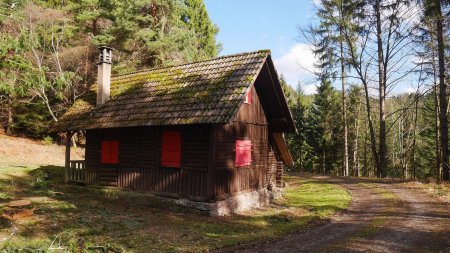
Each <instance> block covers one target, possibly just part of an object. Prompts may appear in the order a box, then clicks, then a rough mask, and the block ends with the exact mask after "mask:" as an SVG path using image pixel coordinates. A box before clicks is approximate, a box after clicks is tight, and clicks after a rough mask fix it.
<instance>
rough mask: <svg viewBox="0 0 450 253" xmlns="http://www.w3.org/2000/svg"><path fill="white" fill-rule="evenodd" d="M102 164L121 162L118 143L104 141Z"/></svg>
mask: <svg viewBox="0 0 450 253" xmlns="http://www.w3.org/2000/svg"><path fill="white" fill-rule="evenodd" d="M101 162H102V163H103V164H117V163H118V162H119V142H118V141H102V157H101Z"/></svg>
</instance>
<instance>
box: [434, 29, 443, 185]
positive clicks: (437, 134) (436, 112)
mask: <svg viewBox="0 0 450 253" xmlns="http://www.w3.org/2000/svg"><path fill="white" fill-rule="evenodd" d="M431 44H432V50H431V64H432V67H433V95H434V131H435V135H434V141H435V153H436V173H437V174H436V178H437V180H438V181H440V180H441V177H442V166H441V165H442V163H441V144H440V142H439V140H440V131H441V130H440V125H439V115H440V114H439V97H438V96H439V92H438V87H437V84H438V82H437V78H436V76H437V74H436V73H437V70H436V54H435V53H436V52H435V47H434V38H433V35H432V36H431Z"/></svg>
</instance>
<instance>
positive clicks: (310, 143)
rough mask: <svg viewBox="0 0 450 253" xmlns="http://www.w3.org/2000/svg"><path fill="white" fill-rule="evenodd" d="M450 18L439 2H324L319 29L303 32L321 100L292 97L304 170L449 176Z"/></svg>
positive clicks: (299, 164) (294, 146) (295, 140)
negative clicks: (311, 53) (313, 59)
mask: <svg viewBox="0 0 450 253" xmlns="http://www.w3.org/2000/svg"><path fill="white" fill-rule="evenodd" d="M449 14H450V9H449V2H448V1H439V0H429V1H402V0H391V1H381V0H374V1H362V0H355V1H353V0H351V1H343V0H322V1H320V4H319V6H318V7H317V10H316V15H317V17H318V20H319V22H318V23H317V24H311V25H307V26H302V27H299V36H300V38H301V39H303V40H306V41H308V42H309V43H311V44H312V45H313V48H314V54H315V56H316V58H317V63H316V65H317V69H318V71H316V72H315V75H316V76H317V81H318V83H319V84H318V86H317V93H316V94H314V95H312V96H306V95H305V94H304V93H303V91H302V85H301V84H299V85H298V88H297V90H296V91H295V92H291V93H292V94H294V95H289V96H290V99H291V101H290V103H291V108H292V113H293V116H294V118H295V120H296V124H297V128H298V133H297V134H295V135H292V136H289V144H290V145H291V152H292V153H293V155H294V156H295V160H296V165H295V167H296V169H300V170H306V171H312V172H321V173H333V174H338V175H343V176H369V177H381V178H384V177H391V178H406V179H409V178H425V179H436V180H441V179H444V180H448V179H449V166H448V162H449V153H448V83H449V75H448V70H449V57H450V54H449V49H450V48H449V44H448V41H449V35H450V33H449V29H448V19H449ZM332 84H335V85H332ZM334 87H339V88H340V89H335V88H334ZM399 87H408V88H409V90H410V91H409V92H401V93H397V92H395V90H396V89H398V88H399ZM291 96H292V97H291Z"/></svg>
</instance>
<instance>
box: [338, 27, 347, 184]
mask: <svg viewBox="0 0 450 253" xmlns="http://www.w3.org/2000/svg"><path fill="white" fill-rule="evenodd" d="M340 36H341V38H342V29H341V31H340ZM339 44H340V54H341V59H340V62H341V82H342V122H343V124H344V156H343V161H342V171H343V174H344V176H346V177H347V176H349V174H348V173H349V171H348V129H347V108H346V107H347V106H346V101H345V65H344V45H343V43H342V40H341V41H340V43H339Z"/></svg>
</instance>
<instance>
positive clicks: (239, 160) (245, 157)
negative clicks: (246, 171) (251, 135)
mask: <svg viewBox="0 0 450 253" xmlns="http://www.w3.org/2000/svg"><path fill="white" fill-rule="evenodd" d="M251 163H252V141H250V140H236V160H235V165H236V167H242V166H248V165H251Z"/></svg>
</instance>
